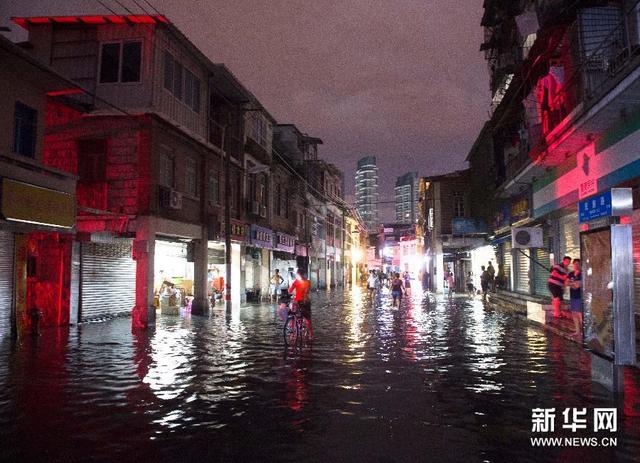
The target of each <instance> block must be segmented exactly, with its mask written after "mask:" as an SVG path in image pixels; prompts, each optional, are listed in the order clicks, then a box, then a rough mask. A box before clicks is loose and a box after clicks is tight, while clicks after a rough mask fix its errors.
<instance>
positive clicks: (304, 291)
mask: <svg viewBox="0 0 640 463" xmlns="http://www.w3.org/2000/svg"><path fill="white" fill-rule="evenodd" d="M310 288H311V282H310V281H309V280H301V279H297V278H296V279H295V281H294V282H293V283H291V287H290V288H289V294H291V293H293V291H294V290H295V292H296V294H295V296H294V297H293V302H300V301H305V300H307V299H308V298H309V289H310Z"/></svg>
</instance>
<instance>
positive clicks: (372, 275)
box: [367, 270, 379, 297]
mask: <svg viewBox="0 0 640 463" xmlns="http://www.w3.org/2000/svg"><path fill="white" fill-rule="evenodd" d="M378 285H379V283H378V276H377V275H376V272H375V270H369V278H368V279H367V290H368V291H369V297H373V296H375V294H376V292H377V291H378Z"/></svg>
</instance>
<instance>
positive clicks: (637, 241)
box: [631, 209, 640, 314]
mask: <svg viewBox="0 0 640 463" xmlns="http://www.w3.org/2000/svg"><path fill="white" fill-rule="evenodd" d="M631 226H632V230H633V288H634V292H635V301H634V304H635V306H636V313H637V314H640V209H636V210H635V211H633V216H632V219H631Z"/></svg>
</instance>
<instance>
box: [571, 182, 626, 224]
mask: <svg viewBox="0 0 640 463" xmlns="http://www.w3.org/2000/svg"><path fill="white" fill-rule="evenodd" d="M578 209H579V219H578V220H579V222H580V223H583V222H588V221H590V220H594V219H598V218H600V217H618V216H623V215H631V214H632V213H633V193H632V190H631V188H612V189H610V190H608V191H605V192H604V193H600V194H598V195H595V196H592V197H590V198H588V199H584V200H582V201H580V202H579V203H578Z"/></svg>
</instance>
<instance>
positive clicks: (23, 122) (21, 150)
mask: <svg viewBox="0 0 640 463" xmlns="http://www.w3.org/2000/svg"><path fill="white" fill-rule="evenodd" d="M13 123H14V126H13V151H14V153H16V154H21V155H22V156H28V157H30V158H33V157H35V155H36V128H37V124H38V111H36V110H35V109H33V108H31V107H29V106H27V105H26V104H23V103H20V102H19V101H16V104H15V108H14V113H13Z"/></svg>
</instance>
